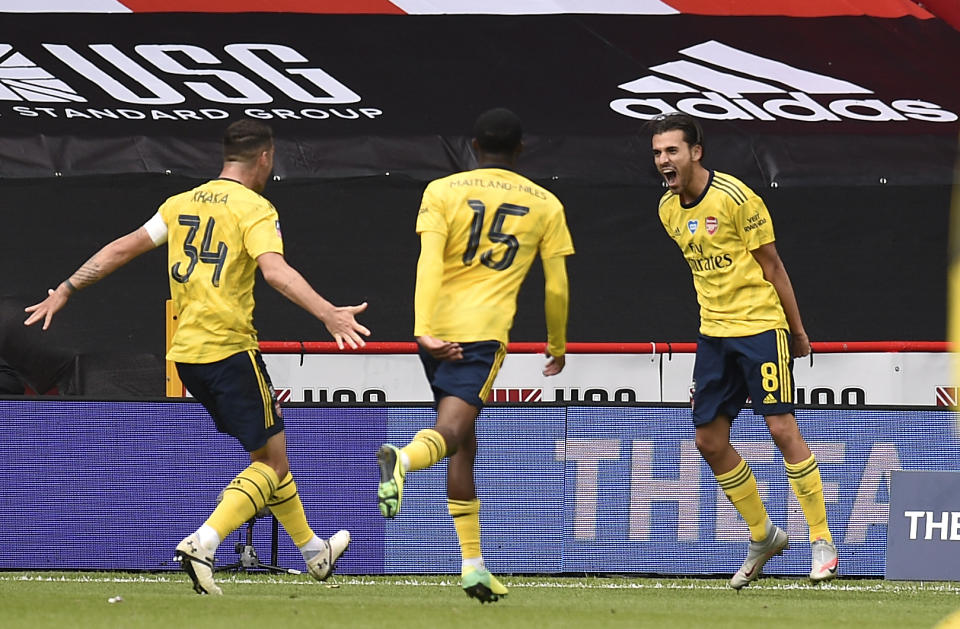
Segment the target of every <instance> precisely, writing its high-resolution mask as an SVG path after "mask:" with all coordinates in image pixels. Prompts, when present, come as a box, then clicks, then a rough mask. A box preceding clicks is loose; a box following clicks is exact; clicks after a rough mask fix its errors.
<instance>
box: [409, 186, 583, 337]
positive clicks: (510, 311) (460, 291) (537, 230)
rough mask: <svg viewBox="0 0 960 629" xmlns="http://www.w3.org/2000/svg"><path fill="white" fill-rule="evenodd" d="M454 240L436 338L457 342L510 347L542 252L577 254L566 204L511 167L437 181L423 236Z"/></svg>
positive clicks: (434, 324)
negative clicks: (523, 291) (521, 297)
mask: <svg viewBox="0 0 960 629" xmlns="http://www.w3.org/2000/svg"><path fill="white" fill-rule="evenodd" d="M423 232H437V233H439V234H442V235H443V236H444V237H445V238H446V246H445V248H444V252H443V277H442V283H441V286H440V292H439V295H438V297H437V302H436V306H435V308H434V311H433V312H432V313H428V323H427V329H423V330H420V329H418V330H416V331H415V334H418V335H419V334H430V335H431V336H436V337H438V338H441V339H444V340H449V341H457V342H470V341H493V340H498V341H500V342H502V343H507V342H508V340H509V339H508V336H509V332H510V328H511V326H512V325H513V317H514V314H515V313H516V310H517V294H518V293H519V292H520V285H521V284H522V283H523V279H524V278H525V277H526V275H527V272H528V271H529V270H530V265H531V264H532V263H533V259H534V257H535V256H536V254H537V252H538V251H539V253H540V257H541V258H542V259H549V258H553V257H555V256H566V255H570V254H572V253H573V241H572V239H571V238H570V231H569V230H568V229H567V221H566V217H565V216H564V213H563V205H562V204H561V203H560V201H559V200H558V199H557V198H556V197H555V196H554V195H553V194H552V193H551V192H549V191H548V190H546V189H545V188H542V187H541V186H538V185H537V184H535V183H533V182H532V181H530V180H529V179H527V178H526V177H523V176H522V175H519V174H517V173H515V172H513V171H510V170H506V169H503V168H479V169H476V170H471V171H466V172H461V173H456V174H454V175H450V176H448V177H444V178H442V179H437V180H435V181H432V182H430V184H429V185H428V186H427V188H426V190H425V191H424V193H423V201H422V203H421V204H420V213H419V214H418V216H417V233H418V234H422V233H423Z"/></svg>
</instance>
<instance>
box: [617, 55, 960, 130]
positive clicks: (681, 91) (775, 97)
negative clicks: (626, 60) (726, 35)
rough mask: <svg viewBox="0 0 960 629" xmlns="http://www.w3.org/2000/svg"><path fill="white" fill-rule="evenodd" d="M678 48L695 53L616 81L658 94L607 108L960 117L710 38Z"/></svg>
mask: <svg viewBox="0 0 960 629" xmlns="http://www.w3.org/2000/svg"><path fill="white" fill-rule="evenodd" d="M679 52H680V54H681V55H683V56H685V57H688V58H689V59H692V61H691V60H687V59H682V60H679V61H670V62H667V63H662V64H659V65H655V66H650V68H649V69H650V70H652V71H653V72H655V73H656V74H648V75H646V76H642V77H640V78H637V79H634V80H632V81H628V82H626V83H622V84H621V85H619V86H618V87H619V88H620V89H623V90H626V91H628V92H631V93H632V94H639V95H654V94H656V95H659V96H658V97H649V98H637V97H632V98H617V99H615V100H613V101H611V102H610V108H611V109H613V110H614V111H615V112H617V113H619V114H622V115H624V116H629V117H630V118H639V119H641V120H651V119H653V118H655V117H657V116H659V115H661V114H666V113H671V112H675V111H682V112H685V113H688V114H690V115H691V116H696V117H698V118H708V119H711V120H766V121H771V120H777V119H787V120H796V121H800V122H838V121H841V120H844V119H848V120H861V121H867V122H902V121H907V120H919V121H923V122H954V121H956V120H957V114H955V113H953V112H951V111H947V110H945V109H943V108H941V107H940V106H939V105H937V104H935V103H930V102H927V101H922V100H909V99H898V100H894V101H892V102H890V103H886V102H884V101H883V100H880V99H878V98H864V96H866V95H871V94H873V92H872V91H871V90H869V89H867V88H865V87H863V86H861V85H857V84H855V83H851V82H850V81H845V80H843V79H837V78H834V77H830V76H826V75H823V74H817V73H816V72H810V71H808V70H802V69H799V68H795V67H793V66H790V65H787V64H786V63H783V62H782V61H777V60H775V59H768V58H766V57H761V56H759V55H755V54H753V53H750V52H746V51H743V50H738V49H737V48H733V47H732V46H728V45H726V44H723V43H721V42H718V41H714V40H711V41H707V42H703V43H702V44H697V45H695V46H690V47H689V48H684V49H683V50H680V51H679ZM666 77H669V78H666ZM811 94H814V95H820V96H823V95H841V94H843V95H856V96H860V98H838V99H835V100H831V101H829V102H821V101H819V100H816V99H814V98H813V97H812V96H811ZM747 95H750V98H747ZM671 97H672V98H671Z"/></svg>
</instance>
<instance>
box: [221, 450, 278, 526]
mask: <svg viewBox="0 0 960 629" xmlns="http://www.w3.org/2000/svg"><path fill="white" fill-rule="evenodd" d="M279 482H280V479H278V478H277V473H276V472H274V471H273V468H272V467H270V466H269V465H267V464H265V463H259V462H257V463H251V464H250V466H249V467H248V468H247V469H245V470H243V471H242V472H240V473H239V474H237V477H236V478H234V479H233V480H232V481H230V484H229V485H227V487H226V489H224V490H223V498H222V499H221V500H220V504H218V505H217V508H216V509H214V510H213V513H211V514H210V517H209V518H207V521H206V522H205V524H207V525H208V526H210V527H212V528H213V529H214V530H215V531H216V532H217V535H219V536H220V539H221V540H224V539H226V538H227V535H229V534H230V533H232V532H233V531H234V530H236V529H237V527H239V526H240V525H241V524H243V523H244V522H246V521H247V520H249V519H250V518H252V517H253V516H254V515H256V514H257V512H259V511H260V509H263V507H264V505H266V504H267V499H268V498H269V497H270V496H271V495H273V492H274V491H275V490H276V487H277V485H278V484H279Z"/></svg>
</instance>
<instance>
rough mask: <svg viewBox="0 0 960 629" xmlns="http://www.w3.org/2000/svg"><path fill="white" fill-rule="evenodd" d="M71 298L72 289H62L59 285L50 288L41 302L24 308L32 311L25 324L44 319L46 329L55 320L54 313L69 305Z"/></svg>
mask: <svg viewBox="0 0 960 629" xmlns="http://www.w3.org/2000/svg"><path fill="white" fill-rule="evenodd" d="M69 298H70V291H68V290H66V289H64V290H60V288H59V287H58V288H57V289H53V288H48V289H47V298H46V299H44V300H43V301H41V302H40V303H39V304H34V305H32V306H28V307H26V308H24V309H23V311H24V312H29V313H30V316H29V317H27V320H26V321H24V322H23V325H33V324H34V323H36V322H37V321H40V320H41V319H43V329H44V330H46V329H47V328H49V327H50V321H51V320H53V315H55V314H56V313H57V312H59V311H60V309H61V308H63V307H64V306H66V305H67V300H68V299H69Z"/></svg>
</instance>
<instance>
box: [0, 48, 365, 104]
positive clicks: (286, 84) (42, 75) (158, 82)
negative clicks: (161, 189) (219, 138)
mask: <svg viewBox="0 0 960 629" xmlns="http://www.w3.org/2000/svg"><path fill="white" fill-rule="evenodd" d="M43 48H44V49H46V50H47V52H49V53H50V54H51V55H53V57H55V58H56V59H57V60H58V61H60V62H63V63H64V64H66V65H67V66H68V67H69V68H70V69H72V70H73V71H74V72H76V73H77V74H80V75H81V76H83V77H84V78H86V79H87V80H89V81H90V82H91V83H93V84H94V85H96V86H98V87H99V88H100V89H101V90H103V91H104V92H106V93H107V94H108V95H109V96H111V97H112V98H114V99H115V100H118V101H121V102H124V103H129V104H136V105H178V104H180V103H183V102H185V101H186V100H187V99H186V97H185V96H184V93H185V92H186V91H187V90H189V91H191V92H193V93H195V94H196V95H197V96H199V97H200V98H202V99H204V100H206V101H209V102H213V103H224V104H242V105H263V104H267V103H271V102H273V96H271V95H270V94H269V93H268V92H267V91H265V90H264V89H263V88H262V87H261V86H260V85H259V84H257V83H255V82H254V81H252V80H251V79H250V78H249V77H248V76H246V75H245V74H242V73H240V72H236V71H233V70H227V69H223V68H218V67H217V66H220V65H222V64H223V60H222V59H221V58H220V57H218V56H217V55H216V54H214V53H212V52H210V51H209V50H207V49H206V48H201V47H200V46H193V45H190V44H139V45H137V46H134V51H135V52H136V53H137V55H138V56H139V59H136V58H134V57H131V56H129V55H127V54H126V53H124V52H123V51H121V50H120V49H119V48H117V47H116V46H114V45H113V44H90V45H89V46H88V48H89V51H78V50H75V49H74V48H73V47H71V46H68V45H66V44H43ZM11 50H12V47H11V46H10V45H9V44H0V81H2V83H3V85H4V86H5V87H6V88H7V89H5V90H4V92H3V93H0V98H2V99H4V100H29V101H46V102H65V101H74V102H86V100H87V99H86V98H83V97H81V96H79V95H78V94H77V93H76V92H75V91H74V90H73V89H71V88H70V87H69V86H68V85H67V84H66V83H65V82H63V81H62V80H59V79H58V78H56V77H54V76H53V75H52V74H50V73H49V72H47V71H46V70H43V69H41V68H40V67H38V66H36V65H35V64H34V63H33V62H31V61H30V60H29V59H27V58H26V57H25V56H23V55H22V54H20V53H16V52H14V53H13V54H9V53H10V52H11ZM223 52H224V53H226V55H227V56H228V57H230V58H232V59H233V60H235V61H237V62H239V63H240V64H241V65H242V66H243V67H244V68H246V69H247V70H249V72H250V74H251V75H252V76H254V77H256V78H258V79H261V80H263V81H265V82H266V83H269V84H270V85H272V86H273V87H274V88H276V89H277V90H279V91H280V92H282V93H283V94H285V95H286V96H287V97H288V98H290V99H292V100H295V101H297V102H301V103H311V104H346V103H355V102H358V101H359V100H360V96H359V95H358V94H357V93H356V92H354V91H353V90H351V89H350V88H349V87H347V86H346V85H344V84H343V83H341V82H340V81H338V80H337V79H335V78H333V77H332V76H330V75H329V74H328V73H327V72H325V71H324V70H323V69H321V68H310V67H292V68H289V67H285V66H286V65H287V64H303V63H306V62H307V61H308V59H307V58H306V57H304V56H303V55H301V54H300V53H299V52H297V51H296V50H294V49H293V48H290V47H289V46H284V45H281V44H228V45H226V46H224V47H223ZM91 53H93V54H91ZM5 55H6V58H4V56H5ZM181 59H189V60H190V61H191V62H193V64H196V65H198V66H200V67H187V66H186V65H184V64H183V63H181V61H180V60H181ZM144 62H147V63H148V64H149V66H152V67H149V66H148V65H146V64H145V63H144ZM277 66H280V68H279V69H278V67H277ZM158 70H159V71H160V73H162V74H163V75H168V76H180V77H188V78H190V79H191V80H183V81H180V84H181V85H180V86H174V85H171V81H170V80H169V79H168V80H164V78H161V76H159V75H158V72H157V71H158ZM294 76H297V77H301V78H302V79H303V81H302V82H301V83H298V82H296V81H294V80H293V78H292V77H294ZM224 87H228V88H229V89H228V90H224V89H223V88H224ZM308 88H309V89H308ZM135 90H136V91H135Z"/></svg>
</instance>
